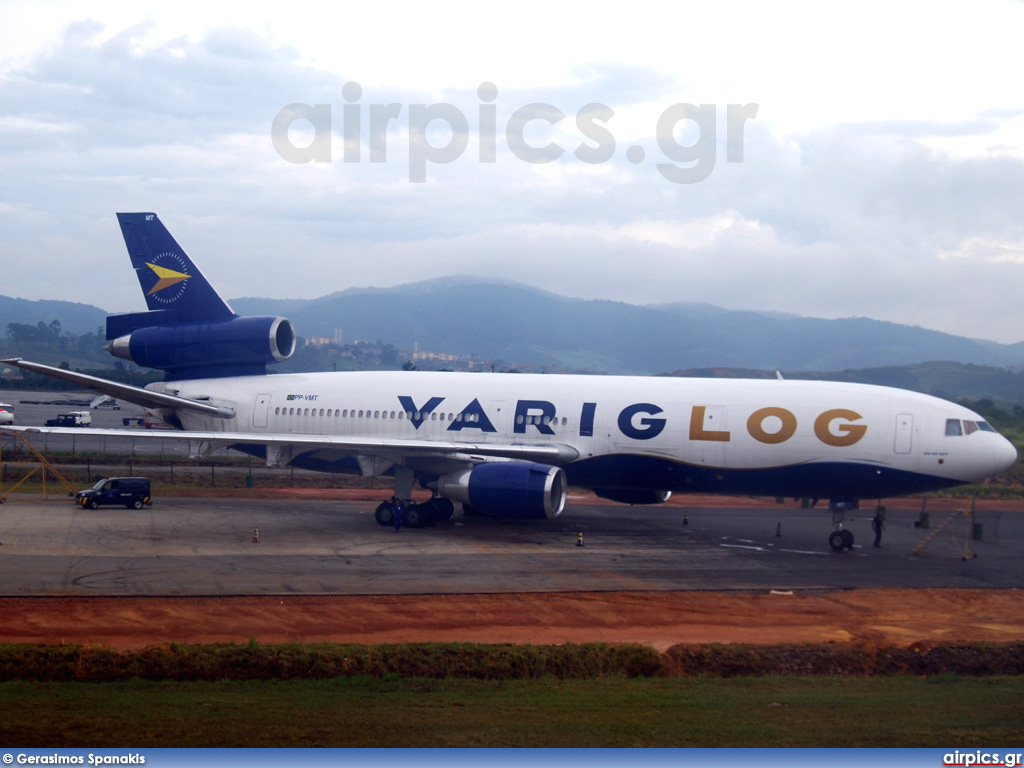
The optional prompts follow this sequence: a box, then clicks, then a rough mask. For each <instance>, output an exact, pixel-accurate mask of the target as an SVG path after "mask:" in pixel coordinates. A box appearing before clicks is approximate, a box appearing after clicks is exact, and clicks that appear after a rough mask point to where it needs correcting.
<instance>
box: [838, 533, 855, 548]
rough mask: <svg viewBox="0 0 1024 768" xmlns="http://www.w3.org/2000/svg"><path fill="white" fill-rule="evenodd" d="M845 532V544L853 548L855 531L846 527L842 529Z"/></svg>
mask: <svg viewBox="0 0 1024 768" xmlns="http://www.w3.org/2000/svg"><path fill="white" fill-rule="evenodd" d="M840 533H842V534H843V546H844V547H846V548H847V549H850V550H852V549H853V531H848V530H846V529H845V528H844V529H843V530H842V531H840Z"/></svg>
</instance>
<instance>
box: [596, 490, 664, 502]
mask: <svg viewBox="0 0 1024 768" xmlns="http://www.w3.org/2000/svg"><path fill="white" fill-rule="evenodd" d="M594 495H595V496H597V497H598V498H601V499H608V500H609V501H617V502H618V503H619V504H663V503H665V502H666V501H668V500H669V497H670V496H671V495H672V491H648V490H645V489H642V488H640V489H636V488H628V489H626V488H595V489H594Z"/></svg>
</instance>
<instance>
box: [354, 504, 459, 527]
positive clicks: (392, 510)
mask: <svg viewBox="0 0 1024 768" xmlns="http://www.w3.org/2000/svg"><path fill="white" fill-rule="evenodd" d="M399 506H400V507H401V515H402V525H407V526H408V527H410V528H425V527H426V526H428V525H434V524H436V523H437V521H438V520H448V519H449V518H450V517H451V516H452V515H453V514H455V505H454V504H452V502H451V501H449V500H448V499H445V498H442V497H441V496H435V497H434V498H433V499H430V500H429V501H425V502H423V503H422V504H417V503H416V502H414V501H406V502H404V503H403V502H401V501H400V500H399V499H397V498H395V497H392V498H391V500H390V501H385V502H384V503H382V504H381V505H380V506H378V507H377V511H376V512H374V514H373V516H374V518H376V520H377V522H378V523H379V524H380V525H383V526H392V525H394V524H395V515H396V513H397V509H398V507H399Z"/></svg>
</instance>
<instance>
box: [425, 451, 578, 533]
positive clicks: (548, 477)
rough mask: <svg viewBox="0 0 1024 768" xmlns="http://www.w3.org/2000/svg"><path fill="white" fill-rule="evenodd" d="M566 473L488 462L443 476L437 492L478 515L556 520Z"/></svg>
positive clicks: (562, 501) (523, 464)
mask: <svg viewBox="0 0 1024 768" xmlns="http://www.w3.org/2000/svg"><path fill="white" fill-rule="evenodd" d="M565 488H566V482H565V472H563V471H562V470H561V469H560V468H558V467H552V466H548V465H547V464H533V463H529V462H522V461H510V462H487V463H484V464H477V465H476V466H475V467H473V468H472V469H466V470H463V471H461V472H453V473H451V474H448V475H442V476H441V477H440V478H438V481H437V491H438V493H440V494H441V495H442V496H444V497H446V498H448V499H451V500H452V501H455V502H459V503H462V504H469V505H471V506H472V507H474V508H475V509H477V510H478V511H480V512H485V513H487V514H492V515H497V516H498V517H507V518H512V519H516V520H542V519H544V518H546V517H555V516H556V515H558V514H559V513H560V512H561V511H562V509H563V508H564V507H565Z"/></svg>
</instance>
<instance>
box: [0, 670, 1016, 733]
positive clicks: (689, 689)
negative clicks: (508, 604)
mask: <svg viewBox="0 0 1024 768" xmlns="http://www.w3.org/2000/svg"><path fill="white" fill-rule="evenodd" d="M1022 695H1024V678H1021V677H986V678H968V677H958V676H954V675H943V676H939V677H934V678H916V677H907V676H900V677H885V678H877V677H875V678H840V677H758V678H732V679H726V680H722V679H680V678H675V679H651V678H639V679H632V680H631V679H622V678H610V679H597V680H558V679H553V678H544V679H541V680H534V681H520V680H514V681H509V680H506V681H486V680H466V679H461V680H428V679H422V678H399V677H397V676H387V677H384V678H376V677H368V676H357V677H351V678H333V679H327V680H290V681H267V680H260V681H227V682H191V683H184V682H149V681H141V680H132V681H128V682H122V683H27V682H7V683H2V684H0V713H2V717H0V742H3V743H7V744H18V745H21V746H25V747H69V746H82V745H83V744H88V745H90V746H96V747H103V746H109V747H113V746H120V747H125V746H131V747H151V746H164V747H171V746H174V747H214V746H234V747H241V746H253V747H265V746H281V747H287V746H338V747H342V746H344V747H357V746H389V747H412V746H417V747H441V746H453V747H476V746H546V747H584V746H594V747H598V746H600V747H633V746H651V747H656V746H661V747H675V746H711V747H718V746H732V747H765V746H807V747H820V746H860V747H880V746H917V747H935V746H939V745H944V744H949V743H952V742H956V743H973V744H981V743H1019V742H1020V741H1021V740H1022V738H1024V710H1022V708H1021V707H1020V701H1021V697H1022Z"/></svg>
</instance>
